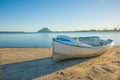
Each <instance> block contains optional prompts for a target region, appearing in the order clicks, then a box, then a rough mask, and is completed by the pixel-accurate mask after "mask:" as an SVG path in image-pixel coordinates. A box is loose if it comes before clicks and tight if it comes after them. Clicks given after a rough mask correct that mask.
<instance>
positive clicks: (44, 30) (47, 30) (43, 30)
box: [38, 28, 51, 32]
mask: <svg viewBox="0 0 120 80" xmlns="http://www.w3.org/2000/svg"><path fill="white" fill-rule="evenodd" d="M38 32H51V31H50V29H48V28H42V29H41V30H39V31H38Z"/></svg>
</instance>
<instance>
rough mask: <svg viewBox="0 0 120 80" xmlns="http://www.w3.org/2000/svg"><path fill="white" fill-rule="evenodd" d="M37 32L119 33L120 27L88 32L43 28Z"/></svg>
mask: <svg viewBox="0 0 120 80" xmlns="http://www.w3.org/2000/svg"><path fill="white" fill-rule="evenodd" d="M38 32H120V27H119V26H117V27H114V28H113V29H107V28H104V29H101V30H99V29H98V30H97V29H90V30H76V31H51V30H50V29H49V28H47V27H44V28H42V29H40V30H39V31H38Z"/></svg>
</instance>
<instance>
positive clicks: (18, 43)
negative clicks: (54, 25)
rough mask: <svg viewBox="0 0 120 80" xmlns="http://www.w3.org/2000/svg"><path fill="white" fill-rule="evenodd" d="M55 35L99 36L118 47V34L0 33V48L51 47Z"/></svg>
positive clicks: (119, 38) (119, 41)
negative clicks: (113, 42) (109, 40)
mask: <svg viewBox="0 0 120 80" xmlns="http://www.w3.org/2000/svg"><path fill="white" fill-rule="evenodd" d="M57 35H68V36H71V37H80V36H100V37H101V38H102V39H112V40H114V41H115V45H120V32H74V33H73V32H72V33H9V34H8V33H7V34H6V33H1V34H0V47H2V48H6V47H19V48H20V47H21V48H22V47H33V48H36V47H51V46H52V45H51V43H52V38H53V37H56V36H57Z"/></svg>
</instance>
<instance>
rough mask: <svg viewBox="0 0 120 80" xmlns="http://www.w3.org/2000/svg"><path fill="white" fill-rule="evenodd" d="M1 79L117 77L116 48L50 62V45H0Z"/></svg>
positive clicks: (119, 55)
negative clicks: (37, 46)
mask: <svg viewBox="0 0 120 80" xmlns="http://www.w3.org/2000/svg"><path fill="white" fill-rule="evenodd" d="M0 55H1V58H0V59H1V60H0V62H1V65H2V79H3V80H120V47H119V46H116V47H114V48H113V49H112V50H110V51H108V52H106V53H104V54H103V55H101V56H98V57H93V58H85V59H73V60H66V61H60V62H54V61H52V59H51V56H52V49H51V48H0ZM0 76H1V75H0Z"/></svg>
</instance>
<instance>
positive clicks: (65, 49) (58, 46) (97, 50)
mask: <svg viewBox="0 0 120 80" xmlns="http://www.w3.org/2000/svg"><path fill="white" fill-rule="evenodd" d="M113 45H114V43H113V42H112V43H110V44H108V45H106V46H101V47H91V48H90V47H79V46H71V45H67V44H63V43H60V42H58V41H55V40H53V54H52V58H53V60H54V61H60V60H65V59H73V58H86V57H93V56H98V55H101V54H102V53H104V52H106V51H108V50H110V49H111V48H112V47H113Z"/></svg>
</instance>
